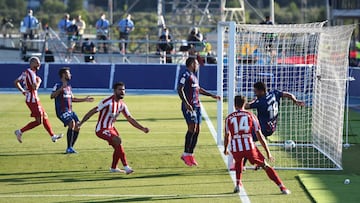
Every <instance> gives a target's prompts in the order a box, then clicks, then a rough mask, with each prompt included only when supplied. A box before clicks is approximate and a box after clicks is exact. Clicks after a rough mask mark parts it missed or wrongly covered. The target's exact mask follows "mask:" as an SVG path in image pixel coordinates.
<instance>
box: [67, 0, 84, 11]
mask: <svg viewBox="0 0 360 203" xmlns="http://www.w3.org/2000/svg"><path fill="white" fill-rule="evenodd" d="M82 9H83V0H71V1H68V7H67V11H68V12H69V13H73V12H74V11H81V10H82Z"/></svg>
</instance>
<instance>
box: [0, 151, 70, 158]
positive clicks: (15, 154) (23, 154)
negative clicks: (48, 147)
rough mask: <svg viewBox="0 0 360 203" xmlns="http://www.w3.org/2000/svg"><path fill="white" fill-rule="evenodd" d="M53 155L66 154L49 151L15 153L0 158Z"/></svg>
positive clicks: (2, 155) (1, 155) (0, 155)
mask: <svg viewBox="0 0 360 203" xmlns="http://www.w3.org/2000/svg"><path fill="white" fill-rule="evenodd" d="M51 154H54V155H55V154H64V153H63V152H54V151H47V152H33V153H29V152H14V153H11V154H0V157H14V156H20V157H26V156H49V155H51Z"/></svg>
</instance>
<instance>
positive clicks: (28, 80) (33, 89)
mask: <svg viewBox="0 0 360 203" xmlns="http://www.w3.org/2000/svg"><path fill="white" fill-rule="evenodd" d="M29 62H30V67H29V68H28V69H26V70H25V71H24V72H23V73H22V74H21V75H20V76H19V77H18V78H17V79H16V80H15V81H14V84H15V87H16V88H18V90H19V91H20V92H21V93H22V94H23V95H24V96H25V97H26V99H25V102H26V105H27V106H28V107H29V109H30V111H31V117H34V118H35V121H32V122H30V123H28V124H27V125H26V126H24V127H23V128H21V129H19V130H16V131H15V135H16V138H17V140H18V141H19V142H20V143H22V134H23V133H24V132H26V131H28V130H30V129H32V128H35V127H36V126H38V125H40V124H41V123H42V124H43V125H44V127H45V129H46V131H47V132H48V133H49V135H50V136H51V140H52V141H53V142H56V141H57V140H58V139H60V138H61V137H62V134H59V135H55V134H54V132H53V130H52V128H51V125H50V122H49V119H48V117H47V114H46V112H45V110H44V108H43V107H42V105H41V103H40V99H39V96H38V92H37V90H38V89H39V87H40V84H41V78H40V77H39V76H37V75H36V71H38V70H39V69H40V60H39V58H37V57H31V58H30V59H29Z"/></svg>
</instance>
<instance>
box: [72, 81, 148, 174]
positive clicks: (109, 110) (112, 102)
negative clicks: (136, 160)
mask: <svg viewBox="0 0 360 203" xmlns="http://www.w3.org/2000/svg"><path fill="white" fill-rule="evenodd" d="M113 89H114V94H113V95H112V96H110V97H107V98H105V99H103V100H102V101H101V102H100V103H99V105H98V106H97V107H94V108H93V109H91V110H90V111H89V112H88V113H87V114H86V115H85V116H84V118H83V119H82V121H81V122H80V124H79V126H81V125H82V124H83V123H84V122H86V121H87V120H88V119H89V118H90V117H91V116H93V115H94V114H95V113H97V112H99V118H98V123H97V125H96V130H95V132H96V135H97V136H98V137H99V138H101V139H104V140H106V141H108V143H109V145H111V146H112V147H113V148H114V153H113V161H112V164H111V168H110V172H125V173H126V174H130V173H132V172H134V171H133V170H132V169H131V167H130V166H129V165H128V163H127V160H126V156H125V152H124V148H123V146H122V145H121V138H120V136H119V133H118V131H117V130H116V128H115V126H114V123H115V121H116V119H117V117H118V116H119V115H120V113H121V114H123V116H124V117H125V118H126V120H127V121H128V122H129V123H130V124H131V125H132V126H134V127H135V128H137V129H139V130H141V131H143V132H144V133H148V132H149V129H148V128H146V127H143V126H142V125H140V124H139V123H138V122H137V121H136V120H135V119H134V118H133V117H132V116H131V114H130V112H129V110H128V108H127V106H126V104H125V103H124V101H123V98H124V96H125V85H124V83H122V82H119V83H116V84H114V86H113ZM120 159H121V162H122V164H123V166H124V169H125V171H124V170H121V169H119V168H118V163H119V160H120Z"/></svg>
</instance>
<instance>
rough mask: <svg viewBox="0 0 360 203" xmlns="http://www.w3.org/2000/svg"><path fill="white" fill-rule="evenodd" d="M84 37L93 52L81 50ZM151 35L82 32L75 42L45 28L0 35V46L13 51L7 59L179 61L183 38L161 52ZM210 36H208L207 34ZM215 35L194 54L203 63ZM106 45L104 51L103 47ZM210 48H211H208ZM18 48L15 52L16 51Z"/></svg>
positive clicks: (213, 58)
mask: <svg viewBox="0 0 360 203" xmlns="http://www.w3.org/2000/svg"><path fill="white" fill-rule="evenodd" d="M209 36H211V34H210V35H209ZM85 38H88V39H89V40H90V41H91V42H93V43H94V44H95V47H96V53H95V54H85V53H83V52H82V49H81V47H82V43H83V42H84V39H85ZM150 38H154V37H153V36H151V37H150V36H149V35H146V36H144V37H143V38H142V39H134V38H130V39H129V40H118V39H110V40H98V39H97V38H96V35H95V34H85V35H84V36H83V37H82V39H79V40H77V41H73V42H72V41H71V40H70V41H69V38H68V37H67V36H61V35H59V34H58V33H57V32H56V31H54V30H53V29H51V28H49V29H47V30H44V31H42V32H38V34H37V36H36V38H35V39H32V40H30V39H26V40H24V39H23V38H22V34H19V33H13V34H12V35H11V37H2V38H0V47H1V48H4V49H8V50H9V49H10V50H13V52H14V55H16V57H10V58H7V60H8V61H18V60H19V59H20V60H24V61H26V60H27V59H28V58H29V57H31V56H39V57H41V58H42V59H43V60H48V62H52V61H54V62H68V63H70V62H71V63H83V62H85V57H86V56H89V55H91V56H93V57H94V59H95V60H94V62H97V63H175V64H183V63H184V62H185V60H186V58H187V57H188V56H189V53H188V51H187V50H188V48H187V47H188V42H187V41H186V40H172V41H171V42H170V43H169V44H171V46H172V49H171V50H168V51H162V50H160V49H159V44H160V43H161V41H159V40H153V39H150ZM210 38H211V37H210ZM214 39H216V34H214V37H213V38H211V39H209V40H208V41H207V42H206V45H207V47H205V46H204V49H203V50H200V51H199V52H198V53H199V54H200V55H201V56H202V58H203V60H204V61H205V63H206V62H211V63H214V62H215V61H216V54H215V53H214V52H213V51H212V50H216V41H215V40H214ZM72 43H75V44H76V45H75V47H74V48H73V49H70V47H71V44H72ZM124 43H127V44H128V46H127V47H128V48H127V50H126V51H125V52H121V51H120V48H121V47H122V46H124ZM104 46H106V48H107V51H105V50H104ZM211 47H212V48H211ZM16 51H18V53H19V54H16Z"/></svg>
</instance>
